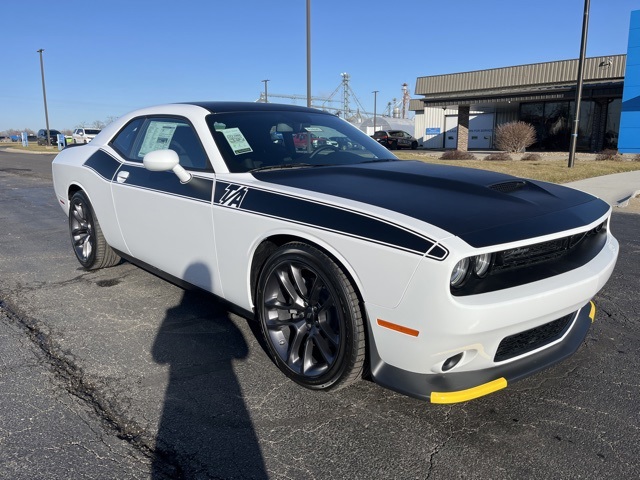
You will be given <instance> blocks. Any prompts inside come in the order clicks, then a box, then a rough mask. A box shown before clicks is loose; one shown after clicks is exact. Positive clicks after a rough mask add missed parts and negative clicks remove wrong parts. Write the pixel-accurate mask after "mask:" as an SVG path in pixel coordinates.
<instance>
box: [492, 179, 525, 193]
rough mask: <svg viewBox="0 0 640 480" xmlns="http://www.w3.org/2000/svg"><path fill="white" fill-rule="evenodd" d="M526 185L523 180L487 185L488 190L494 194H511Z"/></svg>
mask: <svg viewBox="0 0 640 480" xmlns="http://www.w3.org/2000/svg"><path fill="white" fill-rule="evenodd" d="M526 185H527V182H526V181H525V180H510V181H508V182H500V183H494V184H493V185H489V188H490V189H491V190H493V191H495V192H500V193H513V192H516V191H518V190H520V189H521V188H524V187H525V186H526Z"/></svg>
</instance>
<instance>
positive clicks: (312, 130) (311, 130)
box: [304, 127, 322, 132]
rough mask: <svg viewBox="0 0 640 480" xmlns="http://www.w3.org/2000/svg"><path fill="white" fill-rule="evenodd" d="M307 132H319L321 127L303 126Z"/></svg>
mask: <svg viewBox="0 0 640 480" xmlns="http://www.w3.org/2000/svg"><path fill="white" fill-rule="evenodd" d="M304 129H305V130H306V131H307V132H321V131H322V129H321V128H320V127H304Z"/></svg>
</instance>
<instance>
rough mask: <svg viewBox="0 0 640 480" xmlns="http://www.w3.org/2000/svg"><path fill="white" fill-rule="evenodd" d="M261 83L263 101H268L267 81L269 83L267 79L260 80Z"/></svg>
mask: <svg viewBox="0 0 640 480" xmlns="http://www.w3.org/2000/svg"><path fill="white" fill-rule="evenodd" d="M261 82H262V83H264V103H269V97H268V96H267V83H269V80H261Z"/></svg>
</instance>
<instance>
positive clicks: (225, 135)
mask: <svg viewBox="0 0 640 480" xmlns="http://www.w3.org/2000/svg"><path fill="white" fill-rule="evenodd" d="M207 123H208V124H209V129H210V130H211V134H212V135H213V137H214V139H215V141H216V144H217V145H218V148H219V149H220V152H221V153H222V156H223V158H224V161H225V162H226V164H227V167H228V168H229V171H230V172H248V171H251V170H257V169H267V168H295V167H301V168H302V167H309V166H326V165H347V164H355V163H363V162H371V161H378V160H396V157H394V156H393V155H392V154H391V153H389V151H388V150H387V149H386V148H385V147H383V146H381V145H380V144H378V142H376V141H375V140H373V139H372V138H370V137H369V136H368V135H366V134H364V133H363V132H361V131H360V130H358V129H357V128H356V127H354V126H353V125H351V124H350V123H348V122H346V121H344V120H342V119H340V118H338V117H336V116H334V115H327V114H322V113H308V112H295V111H287V110H282V111H266V112H234V113H218V114H211V115H209V116H208V117H207Z"/></svg>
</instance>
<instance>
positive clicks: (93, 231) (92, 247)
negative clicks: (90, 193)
mask: <svg viewBox="0 0 640 480" xmlns="http://www.w3.org/2000/svg"><path fill="white" fill-rule="evenodd" d="M69 234H70V235H71V245H72V247H73V251H74V253H75V254H76V258H77V259H78V261H79V262H80V264H81V265H82V266H83V267H84V268H86V269H87V270H96V269H98V268H107V267H112V266H114V265H117V264H118V263H120V257H119V256H118V254H117V253H115V252H114V251H113V249H112V248H111V247H110V246H109V244H108V243H107V241H106V240H105V238H104V235H103V234H102V229H101V228H100V223H98V219H97V218H96V216H95V213H94V211H93V207H92V206H91V202H90V201H89V199H88V198H87V196H86V195H85V193H84V192H83V191H79V192H76V193H75V194H74V195H73V196H72V197H71V202H70V205H69Z"/></svg>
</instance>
